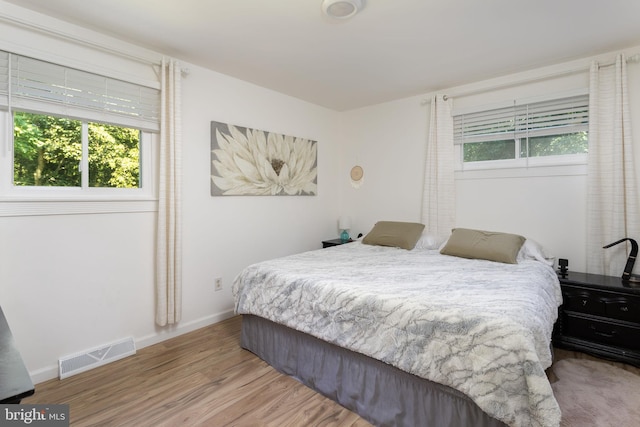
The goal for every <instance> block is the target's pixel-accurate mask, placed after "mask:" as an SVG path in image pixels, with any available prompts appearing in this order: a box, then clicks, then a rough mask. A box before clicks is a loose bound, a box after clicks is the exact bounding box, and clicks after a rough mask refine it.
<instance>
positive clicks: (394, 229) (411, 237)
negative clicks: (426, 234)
mask: <svg viewBox="0 0 640 427" xmlns="http://www.w3.org/2000/svg"><path fill="white" fill-rule="evenodd" d="M422 230H424V224H419V223H416V222H397V221H378V222H376V225H374V226H373V228H372V229H371V231H370V232H369V233H368V234H367V235H366V236H364V239H362V243H365V244H367V245H379V246H393V247H397V248H402V249H409V250H410V249H413V248H414V246H415V245H416V242H417V241H418V239H419V238H420V236H421V235H422Z"/></svg>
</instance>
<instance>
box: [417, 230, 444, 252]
mask: <svg viewBox="0 0 640 427" xmlns="http://www.w3.org/2000/svg"><path fill="white" fill-rule="evenodd" d="M445 240H446V239H445ZM441 244H442V239H441V238H438V236H436V235H435V234H433V233H429V232H428V231H425V232H423V233H422V235H421V236H420V238H419V239H418V241H417V242H416V245H415V246H414V249H439V248H440V245H441Z"/></svg>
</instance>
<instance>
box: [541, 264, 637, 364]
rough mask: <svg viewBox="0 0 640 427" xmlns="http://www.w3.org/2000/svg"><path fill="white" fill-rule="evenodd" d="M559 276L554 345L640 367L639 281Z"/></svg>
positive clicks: (584, 275)
mask: <svg viewBox="0 0 640 427" xmlns="http://www.w3.org/2000/svg"><path fill="white" fill-rule="evenodd" d="M559 279H560V286H561V287H562V298H563V303H562V306H561V307H560V309H559V312H558V321H557V322H556V325H555V328H554V332H553V345H554V346H556V347H560V348H566V349H569V350H577V351H582V352H585V353H589V354H592V355H595V356H598V357H602V358H606V359H610V360H616V361H619V362H625V363H629V364H632V365H635V366H640V284H629V283H624V282H622V280H621V279H620V277H611V276H600V275H597V274H587V273H576V272H572V271H570V272H568V273H567V274H566V275H565V276H564V277H562V276H561V275H560V276H559Z"/></svg>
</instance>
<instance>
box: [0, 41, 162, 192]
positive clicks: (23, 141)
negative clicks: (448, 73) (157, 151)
mask: <svg viewBox="0 0 640 427" xmlns="http://www.w3.org/2000/svg"><path fill="white" fill-rule="evenodd" d="M159 104H160V92H159V90H158V89H157V88H150V87H146V86H141V85H138V84H134V83H130V82H124V81H121V80H116V79H112V78H109V77H105V76H100V75H97V74H93V73H89V72H85V71H81V70H77V69H72V68H68V67H64V66H61V65H57V64H52V63H49V62H45V61H40V60H37V59H33V58H28V57H24V56H20V55H16V54H11V53H7V52H2V51H0V121H1V122H4V123H6V124H7V125H8V126H7V129H2V128H4V126H2V125H1V124H0V132H2V138H3V141H2V142H3V143H2V144H1V146H2V147H3V149H2V150H1V153H0V158H1V159H2V161H1V164H0V173H1V175H0V177H1V178H0V196H2V197H4V198H7V197H9V198H11V197H14V196H15V197H20V198H22V199H24V198H27V199H30V200H40V199H47V200H50V199H57V198H59V199H61V200H62V199H63V198H64V199H65V200H68V199H69V197H72V198H75V199H74V200H96V197H98V198H100V197H101V198H105V197H106V198H110V199H119V198H122V197H124V198H127V199H131V198H134V199H135V198H147V199H148V198H151V197H153V191H152V189H153V185H152V184H153V179H152V176H153V175H152V165H153V163H152V162H151V159H152V157H153V144H152V141H153V139H154V138H155V135H156V134H157V132H158V131H159V126H160V124H159V113H160V112H159Z"/></svg>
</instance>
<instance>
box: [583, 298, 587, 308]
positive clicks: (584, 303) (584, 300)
mask: <svg viewBox="0 0 640 427" xmlns="http://www.w3.org/2000/svg"><path fill="white" fill-rule="evenodd" d="M587 301H588V300H586V299H583V300H582V306H583V307H584V306H585V305H587Z"/></svg>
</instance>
